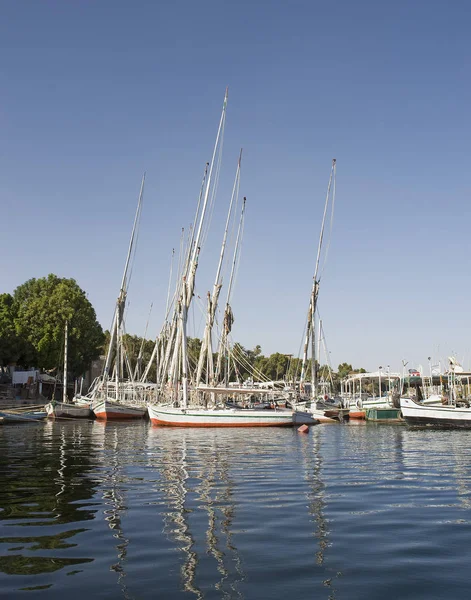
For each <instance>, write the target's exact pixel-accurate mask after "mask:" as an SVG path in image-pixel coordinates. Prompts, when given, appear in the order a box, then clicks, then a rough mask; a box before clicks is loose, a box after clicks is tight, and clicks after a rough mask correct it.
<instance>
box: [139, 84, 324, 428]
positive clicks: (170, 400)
mask: <svg viewBox="0 0 471 600" xmlns="http://www.w3.org/2000/svg"><path fill="white" fill-rule="evenodd" d="M226 108H227V90H226V94H225V97H224V104H223V109H222V114H221V119H220V122H219V128H218V133H217V136H216V142H215V146H214V151H213V155H212V160H211V163H210V167H209V171H208V173H207V178H206V177H205V179H204V186H205V189H204V194H203V197H202V206H201V211H200V210H199V204H198V208H197V217H198V215H199V218H197V219H196V222H198V227H197V228H196V234H195V236H194V238H193V237H192V238H191V240H190V244H189V249H188V260H187V262H186V265H185V268H184V270H183V277H182V279H181V283H180V287H179V294H178V302H177V304H176V311H175V315H174V319H173V322H172V331H171V333H170V336H169V343H168V345H167V349H166V354H165V357H164V363H163V364H164V366H163V369H164V372H165V373H167V377H166V380H165V381H164V382H163V383H162V385H161V387H160V389H159V390H158V392H157V398H156V402H155V403H152V404H149V406H148V411H149V417H150V419H151V421H152V423H153V424H155V425H171V426H178V427H274V426H278V427H279V426H292V425H294V424H297V423H299V424H315V423H316V421H315V420H314V419H313V418H312V416H310V415H307V414H305V413H298V412H297V411H293V410H286V409H285V410H278V409H269V410H259V409H255V408H244V407H243V404H237V403H233V404H232V405H231V406H228V403H227V400H228V398H229V397H234V396H235V395H241V394H244V395H252V394H253V393H254V390H249V389H247V388H241V389H237V390H234V388H232V387H231V388H229V387H227V385H226V386H224V385H222V386H221V385H218V383H219V382H218V381H216V378H215V371H214V364H213V352H212V329H213V325H214V319H215V314H216V310H217V306H218V299H219V295H220V290H221V287H222V271H221V268H222V264H223V259H224V254H225V249H226V242H227V233H228V228H229V223H230V220H231V215H232V211H233V205H234V199H236V198H237V197H238V192H239V180H240V164H241V158H240V157H239V161H238V166H237V173H236V180H235V184H234V188H233V193H232V196H231V202H230V207H229V212H228V217H227V221H226V228H225V232H224V237H223V242H222V247H221V252H220V256H219V263H218V267H217V271H216V278H215V282H214V286H213V291H212V294H209V293H208V306H207V315H206V326H205V332H204V336H203V340H202V347H201V351H200V356H199V360H198V367H197V370H196V374H195V378H194V381H193V383H192V385H191V384H190V381H189V368H188V342H187V315H188V310H189V308H190V305H191V301H192V298H193V290H194V285H195V276H196V270H197V267H198V258H199V252H200V248H201V243H202V237H201V234H202V231H203V227H204V225H205V220H206V216H207V211H208V199H209V198H210V194H211V193H212V194H213V195H214V192H213V191H212V190H211V184H212V178H213V171H214V168H215V164H218V162H219V161H218V157H219V158H220V153H221V150H222V137H223V131H224V125H225V118H226ZM244 212H245V199H244V204H243V207H242V211H241V217H240V221H239V228H238V234H237V241H236V249H235V255H236V253H237V249H238V245H239V244H240V235H241V230H242V224H243V219H244ZM225 315H226V317H227V316H228V315H231V319H229V320H230V321H231V322H232V311H230V307H229V305H228V303H226V310H225ZM229 320H228V319H226V318H225V322H226V327H227V326H228V324H229ZM226 333H227V332H226ZM203 371H205V372H206V381H205V382H203V377H202V376H203ZM216 372H220V365H219V367H218V369H217V371H216ZM255 391H257V392H259V390H255Z"/></svg>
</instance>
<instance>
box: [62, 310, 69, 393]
mask: <svg viewBox="0 0 471 600" xmlns="http://www.w3.org/2000/svg"><path fill="white" fill-rule="evenodd" d="M68 332H69V322H68V321H66V322H65V333H64V381H63V386H64V387H63V390H62V402H67V346H68Z"/></svg>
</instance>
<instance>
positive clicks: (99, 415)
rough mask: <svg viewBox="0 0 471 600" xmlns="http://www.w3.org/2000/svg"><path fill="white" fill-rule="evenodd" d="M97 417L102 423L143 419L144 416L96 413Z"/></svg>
mask: <svg viewBox="0 0 471 600" xmlns="http://www.w3.org/2000/svg"><path fill="white" fill-rule="evenodd" d="M95 416H96V418H97V419H100V421H109V420H110V419H111V420H114V421H117V420H119V419H126V420H128V419H143V418H144V415H130V414H123V413H113V412H105V411H104V412H99V413H95Z"/></svg>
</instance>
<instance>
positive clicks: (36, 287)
mask: <svg viewBox="0 0 471 600" xmlns="http://www.w3.org/2000/svg"><path fill="white" fill-rule="evenodd" d="M13 301H14V302H13V304H14V323H15V329H16V333H17V335H18V336H19V337H20V338H21V339H22V340H23V341H24V342H25V343H27V344H29V345H30V346H31V347H32V348H33V349H34V352H35V361H36V366H37V367H39V368H42V369H46V370H50V369H53V368H55V367H57V366H58V365H61V364H62V362H63V348H64V329H65V322H66V321H68V322H69V343H68V355H69V356H68V362H69V371H70V373H71V374H72V375H73V376H78V375H80V374H81V373H83V372H84V371H85V370H86V369H87V368H88V367H89V366H90V363H91V361H92V360H94V359H96V358H98V356H99V355H100V351H101V347H102V345H103V342H104V336H103V330H102V328H101V325H100V324H99V323H98V321H97V319H96V314H95V310H94V308H93V306H92V305H91V304H90V302H89V300H88V299H87V296H86V294H85V292H84V291H83V290H82V289H81V288H80V287H79V286H78V285H77V283H76V281H75V280H74V279H65V278H60V277H57V276H56V275H53V274H50V275H48V276H47V277H43V278H41V279H30V280H29V281H26V282H25V283H23V284H22V285H20V286H19V287H17V288H16V290H15V292H14V294H13Z"/></svg>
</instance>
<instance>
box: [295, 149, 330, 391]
mask: <svg viewBox="0 0 471 600" xmlns="http://www.w3.org/2000/svg"><path fill="white" fill-rule="evenodd" d="M336 162H337V161H336V160H335V158H334V159H333V160H332V168H331V171H330V177H329V184H328V186H327V194H326V197H325V203H324V214H323V215H322V224H321V231H320V235H319V244H318V246H317V258H316V268H315V271H314V277H313V281H312V290H311V298H310V300H309V310H308V318H307V328H306V338H305V341H304V353H303V362H302V367H301V378H300V379H301V384H303V383H304V381H305V377H306V366H307V354H308V347H309V342H311V344H310V345H311V382H312V385H311V398H312V399H314V398H316V397H317V388H318V382H317V368H316V358H317V357H316V327H315V324H316V310H317V299H318V296H319V283H320V274H319V265H320V258H321V253H322V242H323V239H324V229H325V222H326V217H327V208H328V205H329V200H330V195H331V189H332V182H334V184H333V189H334V195H333V197H332V207H333V205H334V202H335V197H334V196H335V171H336ZM331 221H332V216H331Z"/></svg>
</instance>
